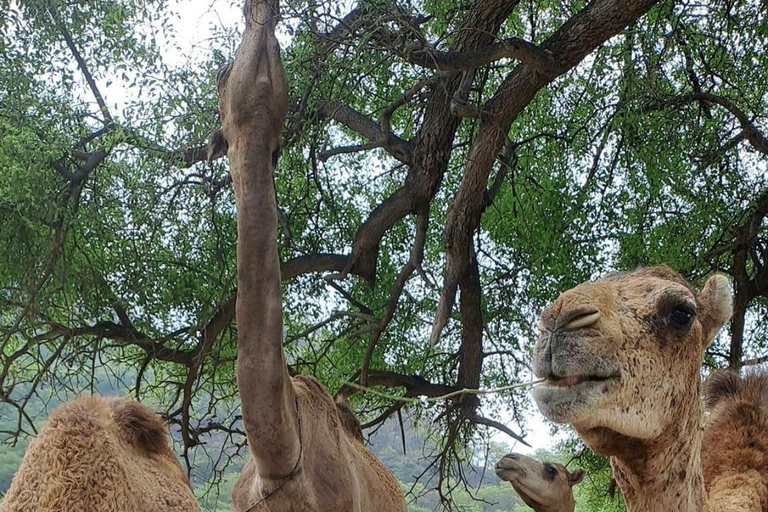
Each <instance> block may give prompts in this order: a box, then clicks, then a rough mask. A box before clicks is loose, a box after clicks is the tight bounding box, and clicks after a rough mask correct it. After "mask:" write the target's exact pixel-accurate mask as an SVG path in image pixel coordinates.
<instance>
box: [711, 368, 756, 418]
mask: <svg viewBox="0 0 768 512" xmlns="http://www.w3.org/2000/svg"><path fill="white" fill-rule="evenodd" d="M723 400H739V401H742V402H748V403H750V404H754V405H756V406H758V407H765V406H768V374H765V373H759V372H750V373H747V374H746V375H744V376H743V377H742V376H740V375H739V374H738V373H736V372H733V371H729V370H720V371H716V372H714V373H713V374H712V375H711V376H710V377H709V378H708V379H707V381H706V382H705V383H704V403H705V404H706V405H707V408H709V409H712V408H713V407H715V406H716V405H717V404H719V403H720V402H722V401H723Z"/></svg>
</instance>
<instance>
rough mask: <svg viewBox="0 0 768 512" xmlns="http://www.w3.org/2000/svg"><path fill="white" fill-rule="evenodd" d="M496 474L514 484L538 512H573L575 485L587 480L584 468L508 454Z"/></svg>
mask: <svg viewBox="0 0 768 512" xmlns="http://www.w3.org/2000/svg"><path fill="white" fill-rule="evenodd" d="M496 476H498V477H499V478H501V479H502V480H504V481H505V482H509V483H510V484H512V487H513V488H514V489H515V491H516V492H517V494H519V495H520V497H521V498H522V499H523V502H525V504H526V505H528V506H529V507H531V508H532V509H533V510H535V511H536V512H573V511H574V510H575V509H576V501H574V499H573V486H575V485H576V484H578V483H579V482H581V481H582V480H583V479H584V470H583V469H577V470H576V471H574V472H570V471H568V469H567V468H566V467H565V466H563V465H562V464H551V463H549V462H539V461H537V460H536V459H532V458H530V457H526V456H525V455H521V454H519V453H509V454H507V455H505V456H504V457H502V458H501V460H499V462H497V463H496Z"/></svg>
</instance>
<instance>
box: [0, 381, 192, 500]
mask: <svg viewBox="0 0 768 512" xmlns="http://www.w3.org/2000/svg"><path fill="white" fill-rule="evenodd" d="M0 511H2V512H31V511H35V512H193V511H197V512H199V511H200V508H199V507H198V506H197V502H196V501H195V496H194V494H193V493H192V489H191V488H190V486H189V480H187V477H186V475H185V474H184V471H182V469H181V466H180V465H179V462H178V461H177V460H176V457H175V456H174V455H173V452H171V449H170V448H169V447H168V441H167V429H166V427H165V425H164V424H163V421H162V420H161V419H160V418H159V417H158V416H157V415H156V414H154V413H152V412H150V411H149V410H148V409H147V408H146V407H144V406H143V405H141V404H139V403H137V402H133V401H130V400H125V399H120V398H117V399H105V398H100V397H95V396H87V397H86V396H83V397H80V398H77V399H75V400H73V401H71V402H68V403H66V404H64V405H62V406H61V407H59V408H58V409H57V410H56V411H54V412H53V414H51V416H50V418H49V419H48V423H47V424H46V426H45V428H43V429H42V431H41V432H40V435H39V436H38V437H37V439H35V440H34V441H33V442H32V444H30V446H29V448H28V449H27V453H26V454H25V455H24V460H23V461H22V463H21V467H20V468H19V470H18V471H17V473H16V475H15V476H14V477H13V482H12V483H11V488H10V489H9V490H8V494H7V495H6V497H5V500H4V501H3V502H2V503H0Z"/></svg>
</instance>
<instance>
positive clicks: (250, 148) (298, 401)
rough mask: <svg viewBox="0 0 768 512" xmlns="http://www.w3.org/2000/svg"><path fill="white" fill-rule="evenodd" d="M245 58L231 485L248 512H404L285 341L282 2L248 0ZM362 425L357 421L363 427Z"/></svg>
mask: <svg viewBox="0 0 768 512" xmlns="http://www.w3.org/2000/svg"><path fill="white" fill-rule="evenodd" d="M243 13H244V16H245V31H244V33H243V39H242V42H241V44H240V47H239V48H238V50H237V53H236V55H235V60H234V61H233V62H232V64H231V65H229V66H227V67H226V68H225V69H224V70H223V71H222V72H221V73H220V75H219V81H218V89H219V97H220V103H219V114H220V117H221V122H222V128H221V131H220V133H219V134H217V135H216V137H214V140H216V141H218V142H217V143H216V145H218V146H224V147H226V148H227V156H228V158H229V162H230V174H231V176H232V183H233V185H234V189H235V207H236V212H237V306H236V320H237V329H238V355H237V385H238V389H239V391H240V396H241V399H242V406H241V407H242V417H243V426H244V428H245V432H246V437H247V440H248V446H249V448H250V457H249V458H248V461H247V462H246V464H245V467H244V468H243V471H242V473H241V474H240V477H239V479H238V481H237V482H236V484H235V486H234V488H233V490H232V503H233V505H234V508H235V510H237V511H238V512H245V511H258V510H264V511H266V510H269V511H273V512H274V511H334V512H346V511H362V510H372V511H376V512H395V511H397V512H405V511H406V505H405V499H404V497H403V495H402V492H401V490H400V486H399V485H398V483H397V481H396V480H395V479H394V477H392V475H391V474H390V473H389V472H388V471H387V470H386V468H385V467H384V466H383V465H382V464H381V462H379V461H378V460H377V459H376V458H375V457H374V456H373V454H371V453H370V451H368V450H367V449H366V448H365V447H364V446H363V444H362V442H361V437H362V436H361V435H359V432H353V430H355V429H354V428H352V429H350V428H349V425H350V421H349V420H350V418H349V417H348V415H346V413H345V411H344V410H343V408H340V407H338V406H337V405H336V404H335V403H334V401H333V399H332V398H331V396H330V394H329V393H328V391H327V390H326V389H325V388H324V387H323V385H322V384H320V382H318V381H317V380H315V379H314V378H311V377H306V376H297V377H294V378H291V377H290V375H289V374H288V370H287V367H286V363H285V354H284V353H283V347H282V334H283V324H282V302H281V292H280V259H279V254H278V245H277V204H276V199H275V188H274V183H273V172H274V168H275V166H276V161H277V154H278V150H279V145H280V132H281V130H282V126H283V122H284V120H285V115H286V111H287V108H288V92H287V90H288V87H287V83H286V78H285V71H284V69H283V65H282V62H281V60H280V47H279V45H278V42H277V39H276V38H275V25H276V23H277V20H278V16H279V15H278V5H277V1H276V0H246V2H245V7H244V9H243ZM357 430H358V431H359V425H358V427H357Z"/></svg>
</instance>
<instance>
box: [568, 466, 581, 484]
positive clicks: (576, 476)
mask: <svg viewBox="0 0 768 512" xmlns="http://www.w3.org/2000/svg"><path fill="white" fill-rule="evenodd" d="M584 475H585V472H584V470H583V469H577V470H576V471H574V472H573V473H568V485H570V486H571V487H573V486H574V485H576V484H578V483H579V482H581V481H582V480H584Z"/></svg>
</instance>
